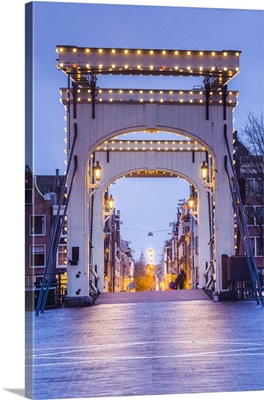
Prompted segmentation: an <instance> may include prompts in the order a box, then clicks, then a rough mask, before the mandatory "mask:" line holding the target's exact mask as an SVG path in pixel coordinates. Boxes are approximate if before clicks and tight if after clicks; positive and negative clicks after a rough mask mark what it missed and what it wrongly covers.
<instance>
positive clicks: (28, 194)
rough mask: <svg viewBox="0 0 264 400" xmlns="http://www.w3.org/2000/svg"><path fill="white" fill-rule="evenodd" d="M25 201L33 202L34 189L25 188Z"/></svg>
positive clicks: (27, 202)
mask: <svg viewBox="0 0 264 400" xmlns="http://www.w3.org/2000/svg"><path fill="white" fill-rule="evenodd" d="M25 203H26V204H33V190H32V189H26V190H25Z"/></svg>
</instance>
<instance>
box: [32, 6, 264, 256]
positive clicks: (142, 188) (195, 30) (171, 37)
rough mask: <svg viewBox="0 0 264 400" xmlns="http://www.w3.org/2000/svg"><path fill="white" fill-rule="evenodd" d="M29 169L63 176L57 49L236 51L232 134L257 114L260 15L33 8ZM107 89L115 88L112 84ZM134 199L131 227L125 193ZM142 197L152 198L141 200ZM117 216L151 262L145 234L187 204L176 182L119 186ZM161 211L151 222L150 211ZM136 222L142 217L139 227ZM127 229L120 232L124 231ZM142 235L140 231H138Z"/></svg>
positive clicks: (159, 243) (137, 81)
mask: <svg viewBox="0 0 264 400" xmlns="http://www.w3.org/2000/svg"><path fill="white" fill-rule="evenodd" d="M33 37H34V46H33V51H34V118H33V121H34V128H33V132H34V133H33V137H34V164H33V166H32V167H33V172H34V173H35V174H54V172H55V169H56V168H59V169H60V172H61V173H63V172H64V171H65V164H64V160H65V153H64V148H65V144H64V136H65V133H64V126H65V122H64V119H63V117H64V115H65V111H64V108H63V106H62V105H61V104H60V103H59V98H60V94H59V88H60V87H63V86H66V85H67V78H66V76H65V75H64V74H63V73H62V72H60V71H58V70H57V68H56V57H57V53H56V52H55V49H56V46H57V45H60V44H62V45H77V46H83V47H86V46H87V47H115V48H118V47H121V48H124V47H127V48H147V49H148V48H156V49H159V48H161V49H163V48H166V49H174V48H175V49H177V48H179V49H191V50H223V49H229V50H241V51H242V53H241V58H240V68H241V72H240V74H239V75H238V76H237V77H235V79H233V81H231V82H230V84H229V86H228V87H229V89H237V90H238V91H239V93H240V95H239V99H238V100H239V106H238V107H237V108H236V111H235V124H234V128H235V129H237V130H238V131H240V130H241V129H242V128H243V126H244V124H245V121H246V118H247V116H246V114H247V113H248V112H249V111H253V112H255V113H257V114H258V113H259V112H260V110H261V109H263V90H261V88H263V12H262V11H256V10H234V9H233V10H232V9H210V8H189V7H188V8H184V7H171V6H165V7H162V6H147V5H143V6H140V5H125V4H124V5H122V4H121V5H111V4H87V3H86V4H81V3H70V2H67V3H54V2H36V3H34V28H33ZM113 82H115V83H113ZM132 82H133V83H132ZM97 83H98V85H99V86H101V87H107V86H108V87H118V85H119V86H120V87H135V88H136V87H139V88H143V87H144V88H145V87H150V88H156V87H157V88H164V89H165V88H168V89H176V88H177V89H184V88H186V89H191V88H192V87H193V85H194V84H202V79H201V78H198V79H197V78H191V79H189V80H186V79H185V78H177V79H175V78H170V77H167V78H158V79H157V78H156V77H155V78H149V77H137V78H130V77H124V78H122V79H120V78H119V77H117V78H116V77H111V78H110V77H108V76H104V77H99V80H98V82H97ZM136 192H137V193H138V192H139V193H140V197H139V198H138V203H137V207H136V209H137V215H139V217H138V221H135V209H134V208H133V209H132V202H131V198H132V197H133V194H135V193H136ZM149 193H152V195H151V196H149ZM113 195H114V197H115V199H116V208H117V209H119V210H120V211H121V219H122V221H123V230H122V236H123V238H124V239H125V240H129V241H131V242H132V244H131V245H132V248H134V250H135V251H136V253H135V257H136V259H137V258H138V257H139V255H140V252H141V249H143V251H144V252H145V253H146V250H147V249H148V248H149V247H151V248H153V249H154V253H155V262H158V260H159V259H158V255H159V254H160V253H161V250H162V247H163V243H164V240H166V239H167V238H168V234H167V232H162V233H157V234H154V236H153V237H151V238H150V237H148V235H147V231H152V230H155V231H160V230H161V231H163V230H165V229H169V223H170V222H172V221H174V220H175V219H176V211H177V202H178V199H179V198H188V196H189V190H188V185H186V184H185V185H184V184H183V183H180V182H179V180H176V179H174V180H171V179H168V180H166V182H165V181H162V182H160V181H157V180H153V179H151V180H150V179H148V180H146V181H145V182H142V181H141V182H138V180H136V181H133V182H132V180H129V182H128V180H126V182H122V185H121V184H118V185H116V186H115V187H114V188H113ZM158 204H163V207H162V210H161V211H159V215H158V216H157V205H158ZM141 215H144V219H143V222H142V218H140V216H141ZM126 229H127V230H126ZM144 231H145V232H144Z"/></svg>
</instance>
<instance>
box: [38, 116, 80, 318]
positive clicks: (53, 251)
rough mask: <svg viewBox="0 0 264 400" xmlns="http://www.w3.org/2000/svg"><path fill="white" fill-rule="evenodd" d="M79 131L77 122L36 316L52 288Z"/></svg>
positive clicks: (69, 194)
mask: <svg viewBox="0 0 264 400" xmlns="http://www.w3.org/2000/svg"><path fill="white" fill-rule="evenodd" d="M77 133H78V132H77V123H75V124H74V138H73V142H72V148H71V153H70V157H69V161H68V165H67V170H66V174H65V179H64V182H63V186H62V191H61V196H60V201H59V204H58V210H57V215H56V218H55V221H54V224H53V230H52V236H51V240H50V244H49V251H48V255H47V260H46V264H45V269H44V274H43V278H42V283H41V287H40V292H39V296H38V301H37V306H36V316H38V315H39V312H41V313H43V312H44V309H45V306H46V302H47V298H48V293H49V289H50V284H51V279H52V274H53V271H54V268H55V265H56V258H57V251H58V246H59V241H60V237H61V232H62V228H63V224H64V221H65V217H66V215H67V208H68V204H69V200H70V196H71V190H72V185H73V181H74V178H75V174H76V171H77V156H73V152H74V148H75V143H76V139H77ZM72 162H73V164H74V165H73V172H72V175H71V180H70V183H69V185H68V179H69V175H70V170H71V165H72ZM65 194H67V199H66V202H65V206H64V210H63V213H62V216H61V218H60V211H61V208H62V203H63V198H64V196H65Z"/></svg>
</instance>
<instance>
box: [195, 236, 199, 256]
mask: <svg viewBox="0 0 264 400" xmlns="http://www.w3.org/2000/svg"><path fill="white" fill-rule="evenodd" d="M195 253H196V254H199V237H198V236H196V238H195Z"/></svg>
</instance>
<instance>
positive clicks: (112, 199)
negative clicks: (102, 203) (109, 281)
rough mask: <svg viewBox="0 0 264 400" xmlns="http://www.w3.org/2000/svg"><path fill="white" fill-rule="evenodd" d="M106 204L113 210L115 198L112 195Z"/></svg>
mask: <svg viewBox="0 0 264 400" xmlns="http://www.w3.org/2000/svg"><path fill="white" fill-rule="evenodd" d="M106 204H107V207H108V208H109V209H110V210H113V208H114V204H115V200H114V198H113V196H112V195H111V194H110V197H109V198H108V199H107V202H106Z"/></svg>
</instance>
